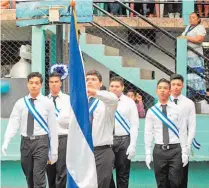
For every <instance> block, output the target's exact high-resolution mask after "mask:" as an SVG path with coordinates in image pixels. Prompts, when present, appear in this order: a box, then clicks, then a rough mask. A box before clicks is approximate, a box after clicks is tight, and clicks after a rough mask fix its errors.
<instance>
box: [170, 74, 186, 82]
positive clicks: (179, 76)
mask: <svg viewBox="0 0 209 188" xmlns="http://www.w3.org/2000/svg"><path fill="white" fill-rule="evenodd" d="M172 80H181V81H182V82H183V83H184V77H183V76H182V75H180V74H172V75H171V78H170V82H171V81H172Z"/></svg>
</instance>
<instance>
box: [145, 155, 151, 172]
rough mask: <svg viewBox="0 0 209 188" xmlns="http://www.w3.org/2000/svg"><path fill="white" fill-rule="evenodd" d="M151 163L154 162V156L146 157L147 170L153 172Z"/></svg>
mask: <svg viewBox="0 0 209 188" xmlns="http://www.w3.org/2000/svg"><path fill="white" fill-rule="evenodd" d="M151 161H152V156H151V155H146V165H147V168H149V169H150V170H151V167H150V163H151Z"/></svg>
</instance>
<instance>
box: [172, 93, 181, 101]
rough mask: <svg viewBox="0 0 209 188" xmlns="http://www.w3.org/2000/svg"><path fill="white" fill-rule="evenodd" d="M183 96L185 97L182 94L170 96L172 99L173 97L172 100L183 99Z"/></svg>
mask: <svg viewBox="0 0 209 188" xmlns="http://www.w3.org/2000/svg"><path fill="white" fill-rule="evenodd" d="M182 97H183V95H182V94H181V95H179V96H178V97H174V96H172V95H171V96H170V99H171V101H172V102H173V100H174V99H178V100H181V99H182Z"/></svg>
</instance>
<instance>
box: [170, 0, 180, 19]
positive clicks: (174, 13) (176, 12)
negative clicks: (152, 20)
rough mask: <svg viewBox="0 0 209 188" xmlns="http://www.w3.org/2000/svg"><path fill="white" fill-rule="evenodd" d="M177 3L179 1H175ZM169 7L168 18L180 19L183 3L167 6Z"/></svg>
mask: <svg viewBox="0 0 209 188" xmlns="http://www.w3.org/2000/svg"><path fill="white" fill-rule="evenodd" d="M168 1H169V0H168ZM175 2H179V0H175ZM167 7H168V17H169V18H180V15H181V3H169V4H168V5H167Z"/></svg>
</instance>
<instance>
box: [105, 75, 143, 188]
mask: <svg viewBox="0 0 209 188" xmlns="http://www.w3.org/2000/svg"><path fill="white" fill-rule="evenodd" d="M123 90H124V81H123V79H122V78H121V77H113V78H111V80H110V86H109V91H111V92H112V93H114V94H116V95H117V97H118V108H117V111H116V113H115V129H114V140H113V143H114V144H113V152H114V154H115V169H116V182H117V188H128V182H129V174H130V165H131V159H132V158H133V157H134V156H135V154H136V142H137V137H138V129H139V116H138V111H137V107H136V104H135V102H134V101H133V100H132V99H131V98H129V97H127V96H126V95H124V94H123ZM110 188H115V183H114V180H113V178H112V182H111V186H110Z"/></svg>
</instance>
